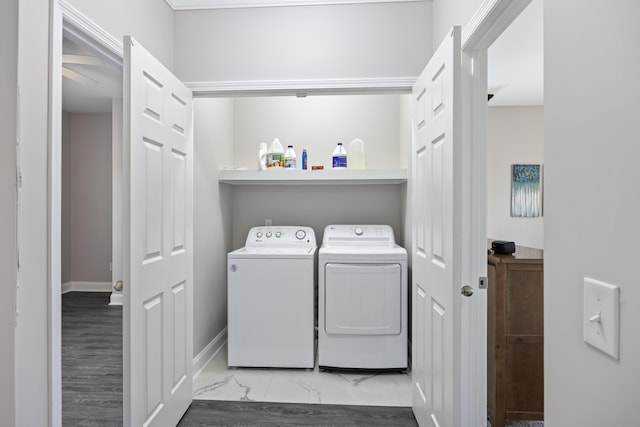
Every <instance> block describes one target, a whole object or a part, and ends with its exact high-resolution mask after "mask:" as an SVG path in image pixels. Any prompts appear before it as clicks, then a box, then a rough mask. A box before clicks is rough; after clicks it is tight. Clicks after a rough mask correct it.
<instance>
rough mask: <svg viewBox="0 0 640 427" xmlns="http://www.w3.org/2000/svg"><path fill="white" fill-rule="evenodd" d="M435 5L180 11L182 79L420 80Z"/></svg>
mask: <svg viewBox="0 0 640 427" xmlns="http://www.w3.org/2000/svg"><path fill="white" fill-rule="evenodd" d="M430 23H431V3H430V2H409V3H395V4H390V3H378V4H361V5H337V6H336V5H333V6H302V7H275V8H251V9H250V8H246V9H243V8H240V9H218V10H205V11H178V12H176V14H175V36H176V37H175V72H176V75H177V76H178V77H180V78H181V79H182V80H183V81H187V82H194V81H203V82H211V81H238V80H285V81H286V80H291V79H294V80H298V79H330V78H336V79H345V78H356V79H360V78H371V77H415V76H417V75H419V74H420V72H421V71H422V68H424V65H425V64H426V62H427V59H428V58H429V56H431V26H430Z"/></svg>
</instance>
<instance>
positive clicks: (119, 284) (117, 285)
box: [113, 280, 122, 291]
mask: <svg viewBox="0 0 640 427" xmlns="http://www.w3.org/2000/svg"><path fill="white" fill-rule="evenodd" d="M113 289H115V290H116V291H121V290H122V280H118V281H117V282H115V283H114V284H113Z"/></svg>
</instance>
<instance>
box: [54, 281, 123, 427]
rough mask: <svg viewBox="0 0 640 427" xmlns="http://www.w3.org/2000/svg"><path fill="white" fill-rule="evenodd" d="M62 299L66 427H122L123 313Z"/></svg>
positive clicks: (94, 297) (99, 297) (78, 298)
mask: <svg viewBox="0 0 640 427" xmlns="http://www.w3.org/2000/svg"><path fill="white" fill-rule="evenodd" d="M109 295H110V294H109V293H108V292H96V293H93V292H91V293H89V292H70V293H67V294H64V295H62V425H63V426H108V427H110V426H122V307H121V306H110V305H108V304H109Z"/></svg>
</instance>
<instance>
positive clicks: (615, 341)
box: [582, 277, 620, 359]
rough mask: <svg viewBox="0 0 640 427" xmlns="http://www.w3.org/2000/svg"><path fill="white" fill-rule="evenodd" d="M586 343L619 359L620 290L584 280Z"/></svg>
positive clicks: (608, 285) (590, 280)
mask: <svg viewBox="0 0 640 427" xmlns="http://www.w3.org/2000/svg"><path fill="white" fill-rule="evenodd" d="M582 321H583V334H584V341H585V342H586V343H587V344H590V345H592V346H594V347H596V348H597V349H599V350H602V351H603V352H605V353H607V354H608V355H610V356H611V357H613V358H614V359H618V349H619V337H620V331H619V329H620V328H619V326H620V288H619V287H617V286H614V285H610V284H608V283H604V282H601V281H599V280H595V279H590V278H588V277H585V278H584V314H583V319H582Z"/></svg>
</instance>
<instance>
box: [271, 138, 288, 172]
mask: <svg viewBox="0 0 640 427" xmlns="http://www.w3.org/2000/svg"><path fill="white" fill-rule="evenodd" d="M283 167H284V148H282V144H281V143H280V140H279V139H278V138H275V139H274V140H273V142H272V143H271V147H269V151H268V153H267V169H282V168H283Z"/></svg>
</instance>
